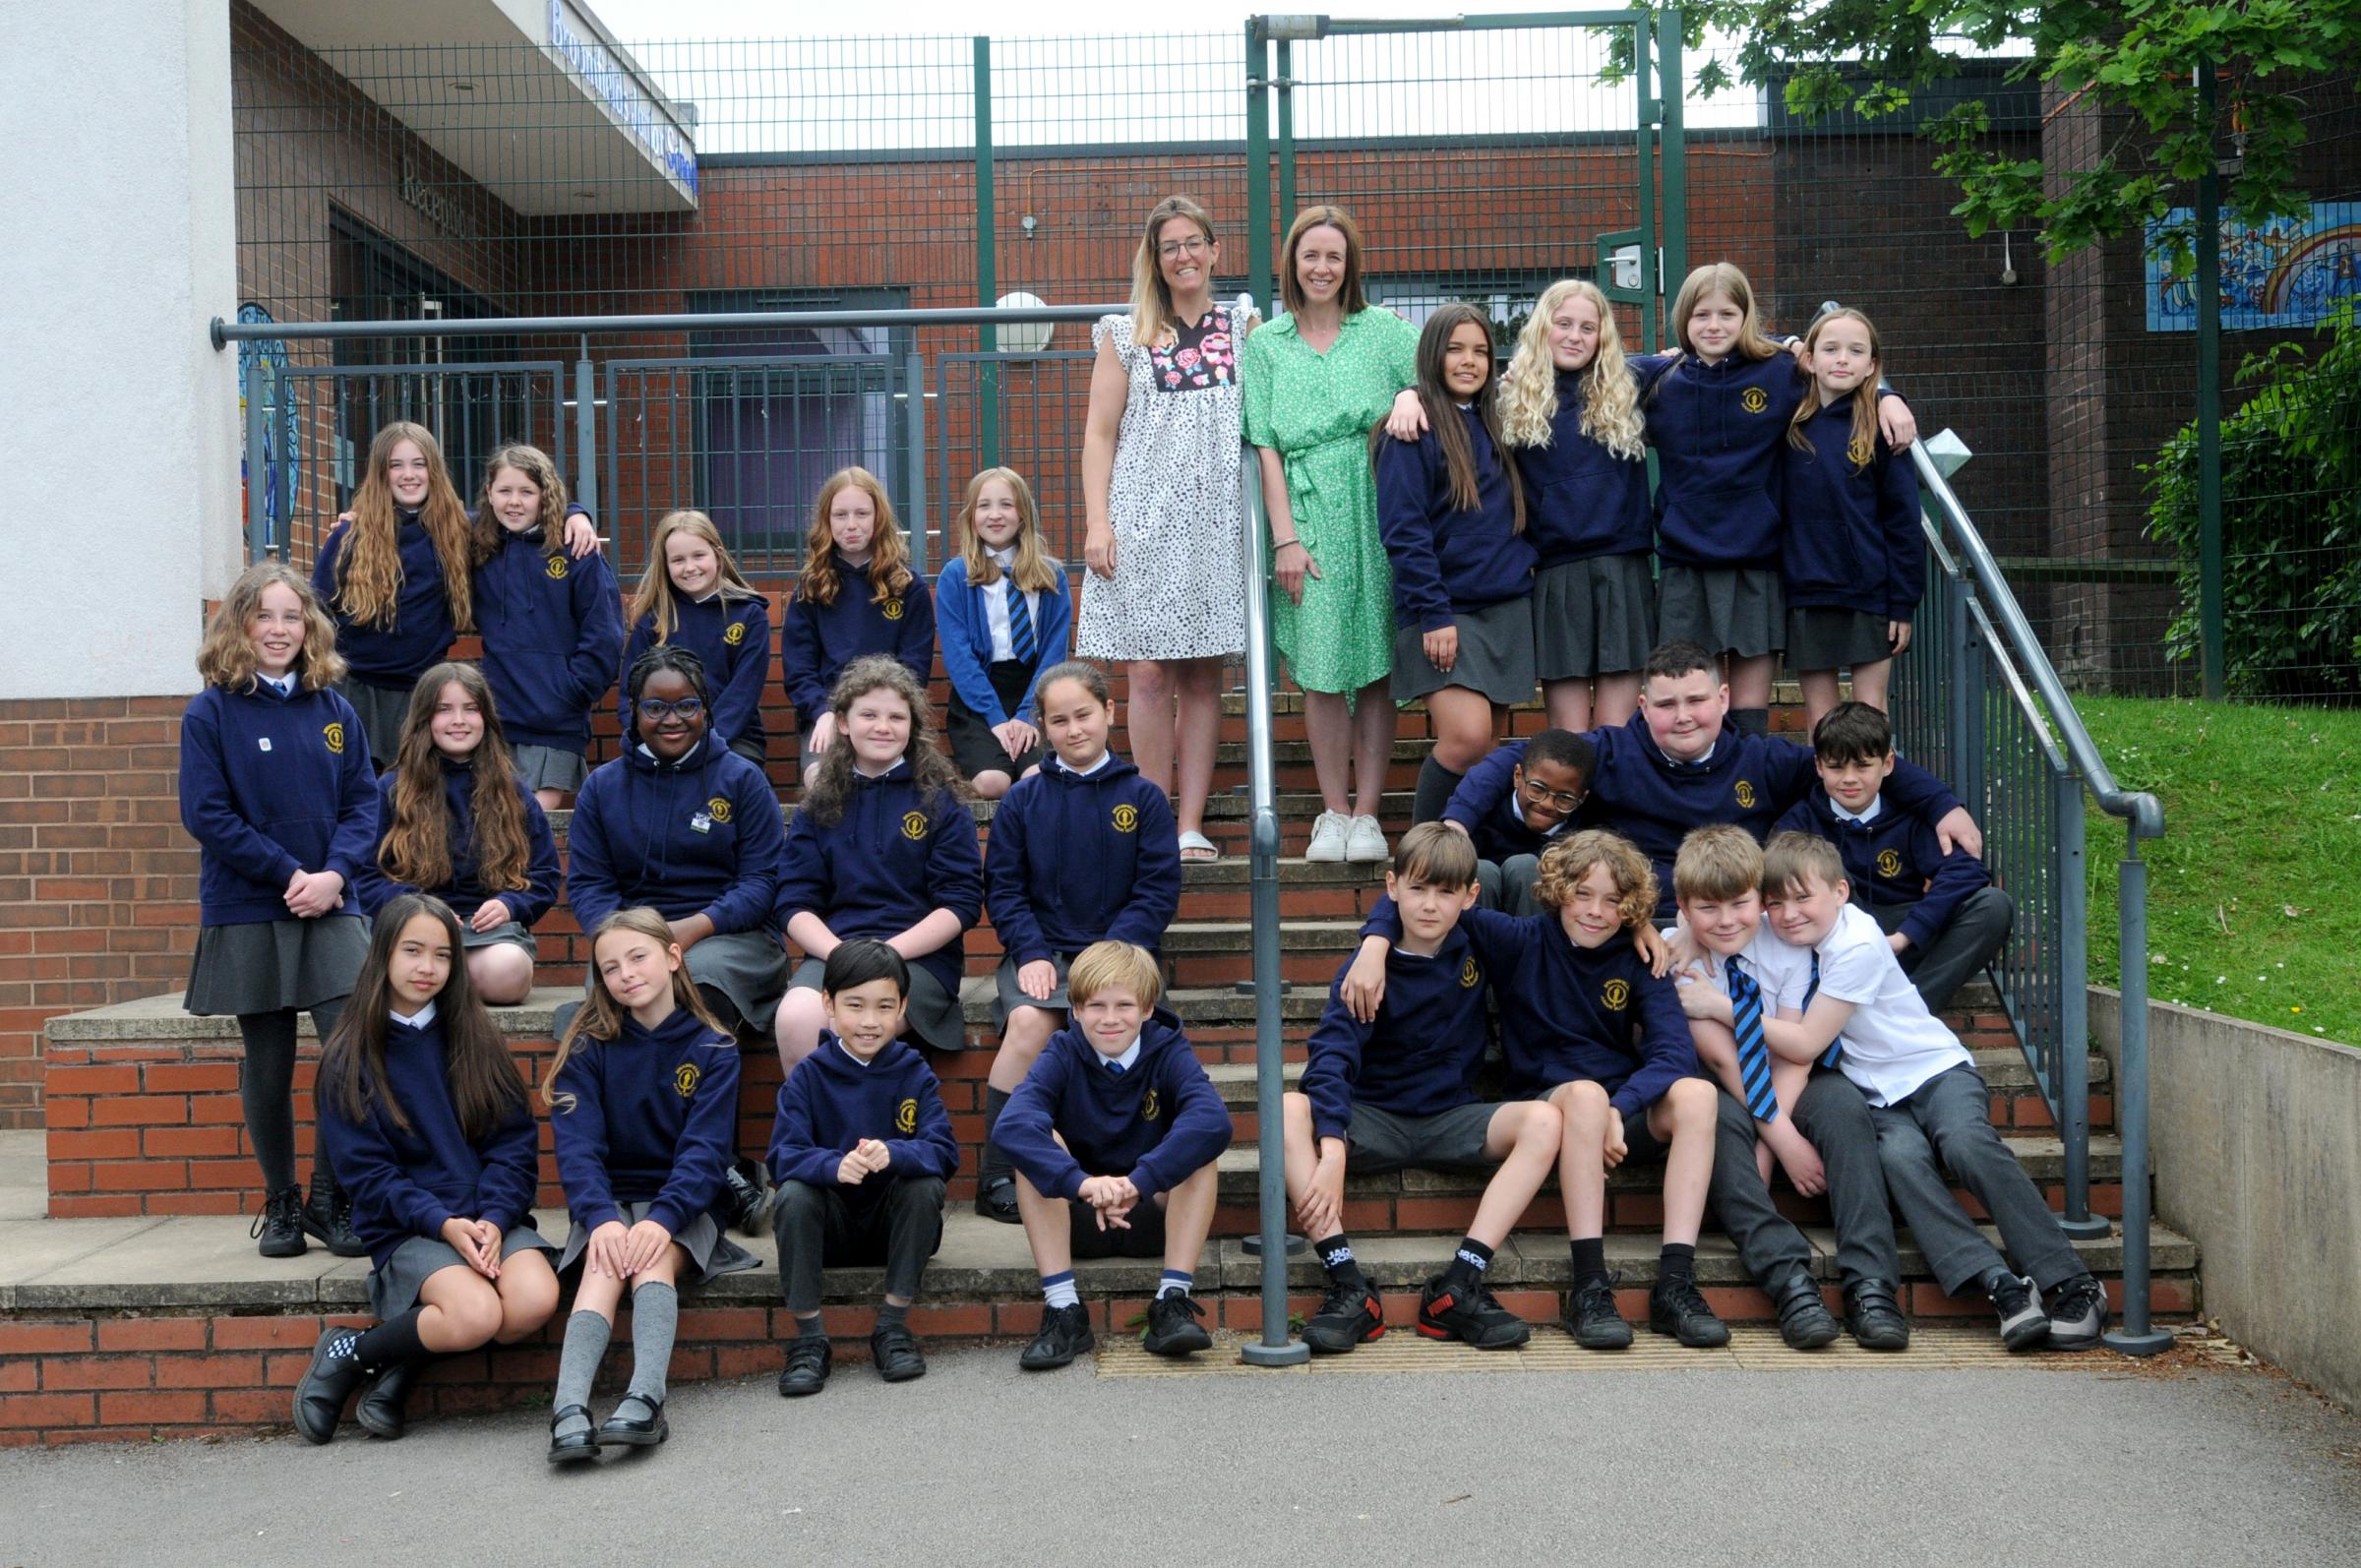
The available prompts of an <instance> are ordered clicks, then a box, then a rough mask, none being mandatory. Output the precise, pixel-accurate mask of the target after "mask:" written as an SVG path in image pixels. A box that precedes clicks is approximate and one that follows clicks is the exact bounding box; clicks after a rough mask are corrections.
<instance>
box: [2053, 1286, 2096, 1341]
mask: <svg viewBox="0 0 2361 1568" xmlns="http://www.w3.org/2000/svg"><path fill="white" fill-rule="evenodd" d="M2106 1331H2107V1288H2106V1287H2105V1286H2103V1285H2101V1284H2099V1283H2098V1281H2097V1280H2095V1279H2093V1278H2092V1277H2091V1276H2089V1275H2088V1274H2083V1275H2078V1276H2077V1277H2075V1278H2074V1279H2071V1280H2068V1281H2067V1282H2066V1283H2065V1284H2063V1285H2061V1286H2059V1287H2058V1288H2057V1289H2056V1290H2055V1291H2053V1292H2051V1293H2050V1297H2049V1348H2050V1349H2051V1350H2053V1351H2087V1350H2090V1349H2092V1348H2094V1347H2095V1346H2096V1345H2097V1344H2098V1341H2099V1336H2101V1335H2103V1334H2104V1333H2106Z"/></svg>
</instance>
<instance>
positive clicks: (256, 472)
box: [246, 354, 271, 566]
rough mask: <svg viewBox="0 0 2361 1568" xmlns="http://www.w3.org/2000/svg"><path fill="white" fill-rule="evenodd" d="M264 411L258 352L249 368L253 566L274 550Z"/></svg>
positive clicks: (249, 544) (249, 550)
mask: <svg viewBox="0 0 2361 1568" xmlns="http://www.w3.org/2000/svg"><path fill="white" fill-rule="evenodd" d="M267 417H268V416H267V415H266V414H265V413H264V411H263V356H262V355H260V354H257V355H255V356H254V363H253V364H252V365H250V366H248V367H247V371H246V564H247V565H248V566H252V565H253V564H254V563H255V562H257V561H260V560H262V559H263V557H264V556H266V555H268V554H270V553H271V525H270V521H269V518H268V516H267V514H266V513H265V508H266V507H267V506H268V505H269V492H268V491H267V490H266V489H265V488H264V484H263V442H264V440H265V439H266V437H265V432H266V431H267V430H268V429H269V428H270V427H269V425H268V424H267V423H266V420H267Z"/></svg>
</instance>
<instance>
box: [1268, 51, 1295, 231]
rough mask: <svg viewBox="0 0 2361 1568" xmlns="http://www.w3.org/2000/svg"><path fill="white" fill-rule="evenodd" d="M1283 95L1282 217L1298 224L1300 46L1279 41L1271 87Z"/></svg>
mask: <svg viewBox="0 0 2361 1568" xmlns="http://www.w3.org/2000/svg"><path fill="white" fill-rule="evenodd" d="M1271 87H1272V89H1273V90H1275V91H1276V92H1277V93H1278V95H1279V217H1280V220H1281V221H1282V222H1287V223H1293V222H1294V221H1295V220H1296V46H1295V43H1294V42H1293V41H1292V40H1290V39H1287V38H1281V39H1280V40H1279V74H1278V79H1277V80H1276V81H1274V82H1273V83H1272V84H1271Z"/></svg>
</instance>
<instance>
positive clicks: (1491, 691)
mask: <svg viewBox="0 0 2361 1568" xmlns="http://www.w3.org/2000/svg"><path fill="white" fill-rule="evenodd" d="M1452 619H1453V621H1454V622H1455V624H1456V625H1457V626H1458V629H1459V653H1458V656H1457V658H1456V659H1455V660H1454V661H1453V663H1452V666H1451V669H1450V672H1449V673H1448V674H1445V673H1444V672H1443V671H1441V670H1438V669H1436V668H1435V667H1434V664H1433V661H1431V660H1429V659H1428V658H1427V657H1426V646H1425V640H1426V633H1423V632H1422V631H1421V630H1420V629H1419V628H1417V627H1415V626H1408V627H1403V628H1400V629H1399V630H1397V631H1396V632H1395V633H1394V675H1393V695H1394V700H1395V701H1397V702H1408V701H1410V700H1412V699H1413V698H1414V697H1422V696H1425V695H1428V694H1431V693H1435V692H1440V691H1442V690H1443V689H1444V688H1445V687H1453V686H1456V687H1460V688H1463V689H1465V690H1467V691H1470V692H1477V693H1481V694H1483V695H1484V696H1485V697H1487V698H1489V699H1490V700H1492V701H1494V702H1500V703H1510V704H1513V703H1517V702H1525V701H1529V700H1531V699H1532V697H1533V685H1534V675H1533V605H1532V601H1531V600H1530V599H1524V598H1519V599H1503V600H1501V601H1500V602H1499V603H1498V604H1487V605H1485V606H1483V608H1482V609H1480V610H1459V611H1455V612H1454V613H1453V617H1452Z"/></svg>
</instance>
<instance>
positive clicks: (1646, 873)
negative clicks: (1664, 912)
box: [1533, 827, 1656, 931]
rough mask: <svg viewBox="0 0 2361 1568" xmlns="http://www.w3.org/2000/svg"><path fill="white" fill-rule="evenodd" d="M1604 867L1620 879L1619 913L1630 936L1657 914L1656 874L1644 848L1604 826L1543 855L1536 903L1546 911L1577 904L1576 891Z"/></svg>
mask: <svg viewBox="0 0 2361 1568" xmlns="http://www.w3.org/2000/svg"><path fill="white" fill-rule="evenodd" d="M1599 866H1604V867H1605V868H1606V870H1607V874H1608V875H1610V876H1612V877H1614V879H1615V913H1617V914H1618V915H1621V916H1622V917H1623V929H1624V930H1626V931H1629V930H1630V929H1631V928H1632V927H1634V926H1637V925H1639V924H1641V923H1642V922H1643V921H1646V920H1649V919H1652V918H1653V917H1654V916H1655V914H1656V870H1655V868H1654V867H1652V866H1650V865H1649V864H1648V857H1647V856H1645V855H1643V854H1641V853H1640V850H1639V846H1638V845H1636V844H1634V843H1633V842H1632V841H1631V840H1630V839H1628V838H1625V837H1624V836H1623V835H1622V834H1620V833H1610V832H1608V831H1607V830H1606V829H1605V828H1604V827H1586V828H1584V829H1583V830H1582V831H1581V832H1579V833H1574V834H1571V835H1569V836H1567V837H1565V838H1562V839H1560V840H1558V842H1556V843H1554V844H1552V845H1550V846H1549V847H1548V848H1547V849H1545V850H1544V851H1543V852H1542V869H1541V872H1540V873H1539V874H1537V875H1536V876H1535V877H1534V879H1533V901H1534V902H1535V903H1537V904H1539V905H1541V906H1542V907H1543V908H1544V909H1548V910H1558V909H1563V908H1565V907H1566V905H1568V904H1569V903H1571V902H1573V900H1574V889H1575V888H1577V887H1579V886H1581V885H1582V879H1583V878H1584V877H1586V876H1588V875H1590V874H1591V871H1592V869H1593V868H1594V867H1599Z"/></svg>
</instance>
